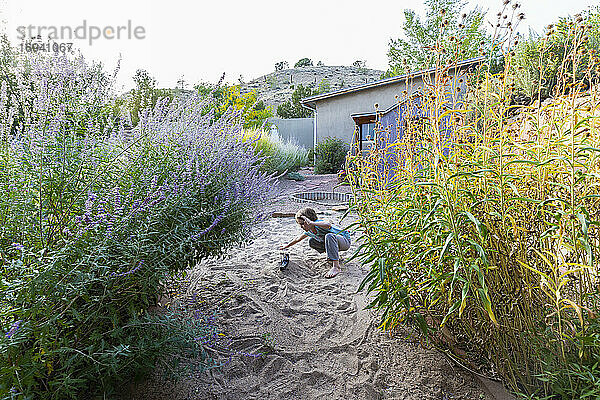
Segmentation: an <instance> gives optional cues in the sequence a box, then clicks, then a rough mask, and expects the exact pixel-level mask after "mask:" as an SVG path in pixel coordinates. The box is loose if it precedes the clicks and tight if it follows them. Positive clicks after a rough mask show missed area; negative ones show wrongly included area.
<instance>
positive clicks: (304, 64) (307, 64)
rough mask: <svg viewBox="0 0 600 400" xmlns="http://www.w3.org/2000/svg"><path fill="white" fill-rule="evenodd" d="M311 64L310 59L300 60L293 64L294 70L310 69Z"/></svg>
mask: <svg viewBox="0 0 600 400" xmlns="http://www.w3.org/2000/svg"><path fill="white" fill-rule="evenodd" d="M312 65H313V62H312V60H311V59H310V58H306V57H305V58H301V59H299V60H298V62H296V64H294V68H302V67H312Z"/></svg>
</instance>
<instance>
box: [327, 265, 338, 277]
mask: <svg viewBox="0 0 600 400" xmlns="http://www.w3.org/2000/svg"><path fill="white" fill-rule="evenodd" d="M341 271H342V270H341V269H340V268H339V267H331V269H330V270H329V272H328V273H327V274H326V275H325V278H333V277H334V276H336V275H337V274H339V273H340V272H341Z"/></svg>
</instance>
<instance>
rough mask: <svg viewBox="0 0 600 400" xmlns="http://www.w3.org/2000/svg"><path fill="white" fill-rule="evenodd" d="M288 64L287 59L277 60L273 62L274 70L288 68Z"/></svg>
mask: <svg viewBox="0 0 600 400" xmlns="http://www.w3.org/2000/svg"><path fill="white" fill-rule="evenodd" d="M289 67H290V65H289V64H288V62H287V61H279V62H278V63H275V71H283V70H284V69H288V68H289Z"/></svg>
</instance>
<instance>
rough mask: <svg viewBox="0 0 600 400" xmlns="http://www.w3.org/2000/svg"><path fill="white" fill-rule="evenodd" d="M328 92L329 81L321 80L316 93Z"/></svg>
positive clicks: (329, 88) (329, 87)
mask: <svg viewBox="0 0 600 400" xmlns="http://www.w3.org/2000/svg"><path fill="white" fill-rule="evenodd" d="M329 90H331V84H330V83H329V81H328V80H327V79H321V82H319V89H318V93H327V92H329Z"/></svg>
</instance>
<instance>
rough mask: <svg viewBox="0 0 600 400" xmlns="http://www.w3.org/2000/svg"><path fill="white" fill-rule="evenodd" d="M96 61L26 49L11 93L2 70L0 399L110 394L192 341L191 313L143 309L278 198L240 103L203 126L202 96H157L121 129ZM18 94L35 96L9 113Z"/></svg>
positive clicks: (198, 349)
mask: <svg viewBox="0 0 600 400" xmlns="http://www.w3.org/2000/svg"><path fill="white" fill-rule="evenodd" d="M94 71H96V72H97V69H96V68H95V67H94V66H89V65H88V64H87V63H86V62H85V60H84V59H83V58H78V59H75V60H69V59H68V58H66V57H49V58H38V57H33V58H27V59H23V60H21V61H19V62H18V63H17V66H16V67H15V70H14V73H15V77H16V78H15V82H17V85H18V87H19V88H21V90H20V91H19V92H18V98H15V96H17V95H16V94H15V92H12V91H7V84H6V82H5V81H2V88H1V90H0V111H2V115H1V118H0V135H1V141H0V191H2V193H3V195H2V196H1V197H0V266H1V268H2V271H3V272H2V280H1V281H0V329H2V331H3V332H4V334H3V335H2V336H1V337H0V371H1V373H0V397H2V398H4V397H6V396H9V395H10V394H11V393H15V392H18V393H21V394H23V396H25V397H27V398H55V399H64V398H81V397H82V396H84V393H85V396H93V395H96V394H100V393H104V395H109V396H110V395H111V393H112V392H113V391H114V388H116V387H118V386H119V385H121V384H122V383H123V382H127V381H129V380H130V379H132V378H133V377H135V376H137V375H140V374H143V373H145V372H147V371H148V370H149V369H150V368H151V367H152V366H153V365H154V363H155V362H156V361H157V360H159V359H164V357H165V353H166V352H170V351H175V350H181V351H183V352H184V353H183V354H180V356H181V357H190V358H194V357H196V356H199V355H201V354H202V346H203V345H202V341H200V340H194V338H202V337H205V336H206V334H207V332H206V329H205V327H204V325H203V323H202V321H201V320H189V319H182V317H181V316H177V315H175V314H172V313H166V314H163V315H156V314H152V313H150V312H149V308H150V307H152V306H153V305H155V304H156V302H157V298H158V296H159V295H160V294H161V293H163V292H164V291H165V289H166V288H168V287H169V286H170V280H169V277H171V276H173V274H175V273H176V272H177V271H182V270H185V269H187V268H188V267H189V266H190V265H192V264H193V263H194V262H195V261H196V260H198V259H201V258H205V257H209V256H217V255H220V254H222V252H223V251H224V250H225V249H226V248H228V247H229V246H232V245H233V244H236V243H239V242H241V241H243V240H244V238H245V237H246V236H247V234H248V230H249V229H250V226H251V224H252V223H253V222H254V220H255V219H256V218H257V217H259V215H257V213H258V212H260V209H261V207H262V205H263V204H265V203H267V202H268V201H269V199H270V198H272V191H273V188H274V185H272V180H271V179H270V178H269V177H268V176H267V175H266V174H264V173H262V172H260V171H259V167H260V160H258V158H257V157H256V156H255V155H254V152H253V150H252V148H251V147H250V146H249V145H248V144H246V143H244V142H243V141H242V140H241V139H240V130H241V127H240V125H239V113H233V110H232V112H229V113H226V114H225V115H224V116H223V117H221V119H219V120H218V121H215V122H214V123H212V124H211V123H210V118H211V116H210V115H204V116H203V114H204V112H203V110H206V108H207V107H209V105H208V104H207V103H206V101H208V100H200V99H199V98H193V97H190V98H188V99H185V100H183V99H175V100H174V101H173V102H171V103H170V104H168V101H166V100H158V101H157V103H156V106H155V107H154V108H152V109H143V110H142V111H141V112H140V114H139V124H138V125H137V127H136V128H135V129H134V130H133V131H131V132H127V131H125V130H124V129H123V121H116V122H114V121H112V119H111V118H108V116H110V115H111V112H112V107H111V102H112V97H111V96H110V93H111V90H110V82H108V81H105V80H102V79H99V77H102V76H105V75H103V74H97V73H95V72H94ZM92 72H94V73H93V74H92ZM92 100H93V101H92ZM19 101H21V102H23V103H24V104H29V105H30V107H31V108H30V109H29V111H28V112H27V113H25V114H23V115H24V118H22V119H21V120H19V121H15V120H14V118H13V116H15V115H18V114H17V113H16V112H14V110H13V107H14V105H15V104H18V102H19ZM7 104H12V105H13V106H6V105H7ZM5 110H8V111H6V112H4V111H5ZM107 121H108V122H107ZM13 128H14V129H13ZM11 132H17V134H14V133H11ZM174 359H175V361H176V360H177V359H178V357H174Z"/></svg>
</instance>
